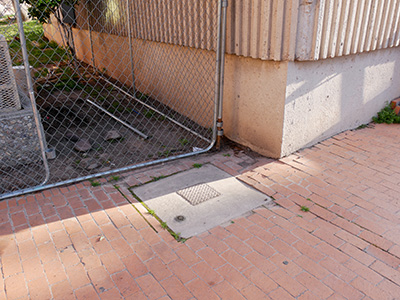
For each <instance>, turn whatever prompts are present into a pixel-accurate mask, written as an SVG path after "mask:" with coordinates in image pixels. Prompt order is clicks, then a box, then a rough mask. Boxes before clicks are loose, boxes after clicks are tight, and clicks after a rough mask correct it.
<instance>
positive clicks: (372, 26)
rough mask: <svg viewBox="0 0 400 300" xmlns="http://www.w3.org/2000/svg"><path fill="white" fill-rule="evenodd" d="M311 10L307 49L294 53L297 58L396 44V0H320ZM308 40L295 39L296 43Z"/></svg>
mask: <svg viewBox="0 0 400 300" xmlns="http://www.w3.org/2000/svg"><path fill="white" fill-rule="evenodd" d="M303 5H305V4H304V3H303ZM300 11H301V10H300ZM314 12H315V13H314V15H312V16H311V18H314V27H313V28H312V36H313V40H312V47H311V51H309V52H307V53H304V52H303V53H296V59H298V60H318V59H325V58H332V57H336V56H343V55H349V54H355V53H361V52H367V51H374V50H377V49H383V48H388V47H394V46H398V45H399V33H400V30H399V29H400V26H399V22H400V0H320V1H318V5H315V11H314ZM308 42H310V41H308V40H301V39H297V43H308ZM298 47H299V45H298Z"/></svg>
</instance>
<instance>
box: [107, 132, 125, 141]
mask: <svg viewBox="0 0 400 300" xmlns="http://www.w3.org/2000/svg"><path fill="white" fill-rule="evenodd" d="M121 137H122V135H121V134H120V133H119V132H118V131H116V130H110V131H108V132H107V134H106V141H110V140H117V139H120V138H121Z"/></svg>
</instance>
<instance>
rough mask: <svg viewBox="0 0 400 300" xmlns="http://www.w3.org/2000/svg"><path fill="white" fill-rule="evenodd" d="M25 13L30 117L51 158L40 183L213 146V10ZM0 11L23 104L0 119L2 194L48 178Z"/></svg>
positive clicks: (208, 2)
mask: <svg viewBox="0 0 400 300" xmlns="http://www.w3.org/2000/svg"><path fill="white" fill-rule="evenodd" d="M25 2H27V4H28V5H27V6H26V8H27V10H28V11H29V12H30V14H31V17H32V18H31V19H29V20H26V21H24V32H25V35H26V48H27V51H28V56H29V64H30V66H31V68H32V69H31V74H32V79H33V82H34V92H35V98H36V106H37V109H38V111H39V114H40V120H41V126H42V127H43V130H44V133H45V145H46V148H47V149H49V150H48V151H49V152H50V153H51V154H54V153H55V158H52V156H53V155H50V156H48V157H49V158H52V159H49V160H48V164H49V168H50V179H49V182H48V183H50V184H52V183H56V182H62V181H66V180H70V179H74V178H80V177H84V176H87V175H92V174H101V173H104V172H107V171H110V170H115V169H119V168H124V167H127V166H135V165H138V164H143V163H150V162H155V161H158V160H160V159H164V158H170V157H174V156H178V155H181V154H186V153H195V152H196V151H199V150H201V149H206V148H207V147H208V146H209V145H210V144H211V142H212V139H213V128H214V110H215V99H214V90H215V73H216V54H215V53H216V45H217V39H218V35H217V27H218V26H217V25H218V16H217V14H218V13H217V11H218V1H217V0H195V1H181V0H172V1H164V0H135V1H133V0H91V1H89V0H79V1H74V0H68V1H63V2H62V4H61V5H57V6H56V7H54V6H52V5H50V3H54V2H57V3H60V1H58V0H50V1H47V2H46V3H49V4H48V6H47V7H46V6H45V7H43V6H41V7H35V5H36V4H35V3H37V1H25ZM2 3H4V4H1V6H0V18H1V19H0V34H1V35H3V36H4V37H5V40H6V41H7V44H8V51H9V53H10V57H11V61H12V65H13V68H14V74H15V81H16V84H17V86H18V94H19V97H20V99H23V101H21V103H22V109H21V110H18V111H17V112H15V116H10V115H9V114H4V113H3V112H2V111H1V109H0V138H1V142H0V145H1V149H0V151H1V152H2V153H3V154H0V159H1V163H0V176H1V179H0V195H1V194H7V193H10V192H14V191H16V190H19V189H24V188H27V187H30V186H35V185H38V184H40V183H41V182H42V181H43V180H44V178H45V170H44V163H43V160H42V159H41V155H40V154H41V153H40V147H39V142H38V135H37V128H36V126H35V124H34V122H33V113H32V109H31V108H30V107H29V103H30V102H29V97H28V91H27V87H26V78H24V74H25V70H24V68H23V67H21V66H22V65H23V62H24V58H23V55H22V51H21V41H20V37H19V34H18V26H17V22H16V20H15V13H14V9H13V6H12V2H11V0H10V1H8V0H5V1H2ZM40 3H41V5H43V3H44V2H43V1H42V2H40ZM2 99H3V98H2ZM24 113H25V115H23V114H24ZM21 115H23V117H21ZM14 117H15V118H14ZM25 119H26V120H25ZM39 129H40V128H39ZM14 135H18V136H17V137H16V136H14ZM11 141H12V142H11Z"/></svg>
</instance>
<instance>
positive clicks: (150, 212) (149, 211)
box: [147, 208, 156, 217]
mask: <svg viewBox="0 0 400 300" xmlns="http://www.w3.org/2000/svg"><path fill="white" fill-rule="evenodd" d="M147 211H148V213H149V214H150V215H152V216H153V217H154V216H155V215H156V212H155V211H154V210H152V209H149V208H148V209H147Z"/></svg>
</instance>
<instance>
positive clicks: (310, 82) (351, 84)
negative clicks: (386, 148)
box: [282, 49, 400, 156]
mask: <svg viewBox="0 0 400 300" xmlns="http://www.w3.org/2000/svg"><path fill="white" fill-rule="evenodd" d="M399 78H400V51H399V50H398V49H385V50H380V51H375V52H369V53H361V54H356V55H351V56H346V57H340V58H334V59H327V60H322V61H315V62H290V63H289V65H288V78H287V90H286V101H285V119H284V130H283V144H282V156H285V155H288V154H290V153H292V152H294V151H296V150H298V149H300V148H303V147H305V146H310V145H313V144H315V143H317V142H319V141H321V140H324V139H326V138H328V137H330V136H332V135H334V134H336V133H339V132H342V131H344V130H347V129H351V128H356V127H358V126H359V125H361V124H365V123H369V122H370V121H371V118H372V117H373V116H374V115H376V113H377V112H378V111H379V110H380V109H381V108H382V107H383V106H384V105H385V103H386V102H387V101H390V100H392V99H394V98H396V97H399V96H400V85H399Z"/></svg>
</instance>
